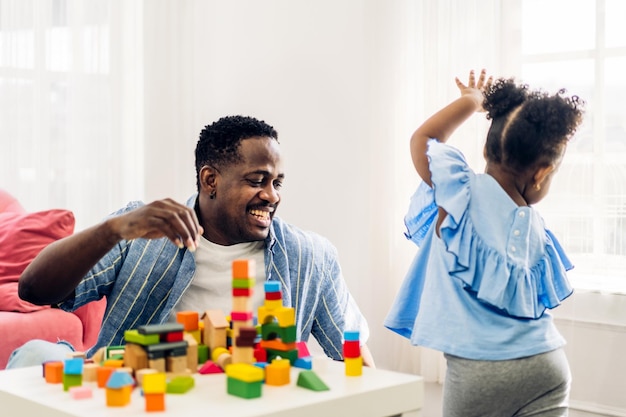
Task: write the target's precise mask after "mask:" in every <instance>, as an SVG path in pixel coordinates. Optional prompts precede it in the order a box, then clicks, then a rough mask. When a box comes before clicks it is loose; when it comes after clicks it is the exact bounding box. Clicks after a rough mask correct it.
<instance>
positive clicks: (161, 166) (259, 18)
mask: <svg viewBox="0 0 626 417" xmlns="http://www.w3.org/2000/svg"><path fill="white" fill-rule="evenodd" d="M411 3H412V2H410V1H398V2H393V3H390V2H381V1H362V0H345V1H341V2H337V1H333V0H321V1H316V2H309V1H286V0H282V1H281V0H276V1H263V2H258V1H228V2H221V1H201V0H195V1H185V2H168V1H166V0H158V1H157V0H153V1H150V2H145V4H144V8H145V10H144V16H145V23H144V33H143V38H144V43H145V57H144V58H145V60H144V74H145V80H144V90H145V93H146V100H145V103H144V106H145V114H144V117H145V125H144V130H145V133H146V138H147V141H146V145H145V147H146V153H145V155H146V156H145V162H144V163H145V167H146V172H145V178H146V196H145V197H146V200H147V201H151V200H153V199H156V198H162V197H165V196H170V197H173V198H177V199H179V200H181V201H182V200H184V199H185V198H187V196H188V195H189V194H190V193H192V192H193V191H194V190H195V172H194V166H193V161H194V159H193V151H194V148H195V143H196V140H197V137H198V134H199V132H200V130H201V129H202V127H203V126H204V125H206V124H208V123H211V122H213V121H215V120H217V119H218V118H219V117H221V116H225V115H230V114H244V115H250V116H254V117H257V118H259V119H263V120H265V121H266V122H268V123H269V124H271V125H273V126H274V127H275V128H276V129H277V130H278V133H279V141H280V142H281V145H282V150H283V156H284V158H285V163H286V181H285V186H284V188H283V192H282V197H283V202H282V204H281V207H280V208H279V212H278V213H279V215H280V216H281V217H282V218H283V219H285V220H287V221H290V222H292V223H294V224H296V225H298V226H300V227H301V228H303V229H309V230H314V231H316V232H318V233H320V234H322V235H324V236H326V237H327V238H329V239H330V240H331V241H332V242H333V243H334V244H335V245H336V246H337V249H338V251H339V255H340V261H341V264H342V268H343V271H344V275H345V276H346V279H347V281H348V285H349V286H350V288H351V290H352V293H353V295H354V296H355V298H356V299H357V301H358V303H359V305H360V306H361V308H362V310H363V312H364V314H365V315H366V317H367V318H368V320H369V322H370V327H371V339H370V342H369V343H368V344H369V345H370V348H371V349H372V351H373V353H374V355H375V357H376V358H377V362H378V363H379V365H383V366H385V365H386V366H387V367H393V366H395V367H398V366H401V365H400V364H399V363H397V359H396V358H397V357H398V355H397V354H396V353H394V354H393V355H389V354H388V352H391V351H394V350H395V349H399V350H400V351H402V350H406V349H409V350H412V355H413V356H415V358H416V360H417V358H418V357H419V355H418V352H417V349H414V348H413V349H412V348H410V347H409V346H408V343H406V342H405V341H404V340H400V338H396V337H395V336H393V335H392V334H391V332H389V331H387V330H385V329H384V328H383V327H382V321H383V319H384V316H385V315H386V313H387V309H388V307H389V306H390V305H391V302H392V297H393V295H395V292H396V290H397V285H398V284H397V283H394V279H393V276H394V275H395V281H399V280H398V276H401V275H402V274H404V271H405V270H406V268H407V266H408V263H409V262H410V258H411V255H410V254H409V255H407V256H404V255H405V254H404V253H403V252H402V250H399V251H394V250H390V248H393V247H394V246H396V245H399V246H400V247H401V248H404V251H409V253H412V251H413V250H414V249H413V248H412V247H411V245H410V244H409V243H408V242H407V241H406V240H405V239H404V237H403V235H402V232H403V224H402V215H403V213H402V211H403V210H404V209H405V206H406V201H408V196H409V195H410V192H411V191H410V190H398V187H399V185H398V184H399V183H400V181H399V178H400V177H401V176H403V175H406V174H405V172H412V171H411V169H412V168H411V167H410V158H409V156H408V153H407V151H408V138H409V136H410V133H411V132H412V128H413V126H406V122H405V120H406V115H407V112H409V111H410V110H411V109H410V106H409V105H407V103H405V101H408V99H407V97H412V96H413V92H411V91H408V90H407V85H406V83H405V79H406V76H407V74H408V71H410V70H411V69H410V67H409V66H408V65H407V62H406V61H405V59H404V56H403V54H402V53H399V52H398V51H405V50H407V49H408V47H407V42H409V41H410V36H408V35H407V28H406V25H405V24H404V22H405V19H408V18H410V15H407V13H409V12H411V10H412V9H411ZM163 7H166V8H169V12H168V13H167V14H166V15H164V14H162V13H160V12H161V11H162V8H163ZM172 37H173V38H172ZM164 150H165V152H164ZM398 199H400V200H401V204H400V205H398V204H397V200H398ZM398 206H401V207H402V211H401V212H395V210H396V209H395V207H398ZM397 274H400V275H397ZM377 287H380V288H377ZM389 338H393V340H397V342H398V343H397V347H394V346H390V344H389V343H388V339H389ZM392 345H393V344H392ZM394 361H395V362H396V363H395V364H394ZM404 366H406V364H404Z"/></svg>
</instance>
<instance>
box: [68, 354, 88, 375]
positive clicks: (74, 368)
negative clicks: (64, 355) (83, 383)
mask: <svg viewBox="0 0 626 417" xmlns="http://www.w3.org/2000/svg"><path fill="white" fill-rule="evenodd" d="M84 363H85V361H84V360H83V358H70V359H65V361H64V362H63V373H64V374H66V375H82V373H83V365H84Z"/></svg>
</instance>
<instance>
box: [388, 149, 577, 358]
mask: <svg viewBox="0 0 626 417" xmlns="http://www.w3.org/2000/svg"><path fill="white" fill-rule="evenodd" d="M427 154H428V157H429V161H430V170H431V180H432V184H433V188H430V187H429V186H428V185H426V184H425V183H422V184H420V186H419V187H418V189H417V191H416V193H415V194H414V195H413V197H412V199H411V204H410V207H409V211H408V213H407V215H406V217H405V224H406V227H407V231H406V236H407V238H408V239H410V240H411V241H413V242H414V243H415V244H416V245H417V246H418V248H419V249H418V252H417V255H416V257H415V259H414V261H413V263H412V264H411V266H410V268H409V271H408V273H407V276H406V278H405V280H404V282H403V284H402V286H401V288H400V291H399V293H398V295H397V296H396V300H395V301H394V304H393V305H392V308H391V310H390V312H389V314H388V316H387V318H386V319H385V322H384V325H385V327H387V328H388V329H390V330H392V331H394V332H396V333H398V334H400V335H402V336H405V337H407V338H409V339H410V340H411V343H412V344H413V345H421V346H425V347H429V348H432V349H435V350H439V351H442V352H445V353H449V354H452V355H456V356H460V357H463V358H467V359H476V360H506V359H515V358H520V357H525V356H530V355H535V354H539V353H543V352H548V351H550V350H553V349H556V348H559V347H561V346H563V345H564V344H565V340H564V339H563V337H562V336H561V335H560V333H559V332H558V330H557V329H556V327H555V325H554V323H553V319H552V316H551V315H550V313H549V311H548V310H547V309H551V308H554V307H556V306H558V305H559V304H560V303H561V301H562V300H564V299H565V298H567V297H568V296H569V295H570V294H572V287H571V286H570V284H569V282H568V280H567V276H566V271H567V270H569V269H571V268H572V264H571V263H570V261H569V260H568V258H567V256H566V255H565V253H564V251H563V249H562V247H561V246H560V244H559V242H558V241H557V240H556V238H555V237H554V236H553V235H552V233H550V232H549V231H548V230H547V229H546V228H545V226H544V222H543V219H542V218H541V217H540V216H539V214H538V213H537V212H536V211H535V210H534V209H533V208H532V207H527V206H525V207H520V206H518V205H517V204H516V203H515V202H514V201H513V200H512V199H511V198H510V197H509V196H508V194H507V193H506V192H505V191H504V190H503V189H502V188H501V187H500V185H499V184H498V183H497V182H496V181H495V180H494V179H493V178H492V177H491V176H490V175H488V174H476V173H474V172H473V171H472V170H470V169H469V167H468V165H467V163H466V161H465V158H464V156H463V155H462V153H461V152H460V151H459V150H457V149H455V148H453V147H451V146H449V145H446V144H443V143H439V142H438V141H436V140H434V139H432V140H430V141H429V144H428V152H427ZM438 206H440V207H442V208H443V209H444V210H445V211H446V212H447V213H448V215H447V216H446V218H445V219H444V221H443V223H442V225H441V227H440V235H441V237H438V236H437V235H436V234H435V233H434V231H435V230H434V229H435V224H436V221H437V217H438V210H437V207H438Z"/></svg>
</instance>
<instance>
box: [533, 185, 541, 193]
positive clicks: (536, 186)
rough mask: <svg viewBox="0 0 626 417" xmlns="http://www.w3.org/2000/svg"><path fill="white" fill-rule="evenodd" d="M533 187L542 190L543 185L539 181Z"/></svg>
mask: <svg viewBox="0 0 626 417" xmlns="http://www.w3.org/2000/svg"><path fill="white" fill-rule="evenodd" d="M533 188H534V189H535V191H539V190H541V185H540V184H539V183H535V185H533Z"/></svg>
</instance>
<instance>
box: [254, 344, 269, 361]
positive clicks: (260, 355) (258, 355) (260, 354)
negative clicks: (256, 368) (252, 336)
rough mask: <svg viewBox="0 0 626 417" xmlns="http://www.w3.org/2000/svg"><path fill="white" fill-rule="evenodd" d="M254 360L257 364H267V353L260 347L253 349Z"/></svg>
mask: <svg viewBox="0 0 626 417" xmlns="http://www.w3.org/2000/svg"><path fill="white" fill-rule="evenodd" d="M254 359H256V361H257V362H267V351H266V350H265V349H263V348H262V347H260V346H256V347H255V348H254Z"/></svg>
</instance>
